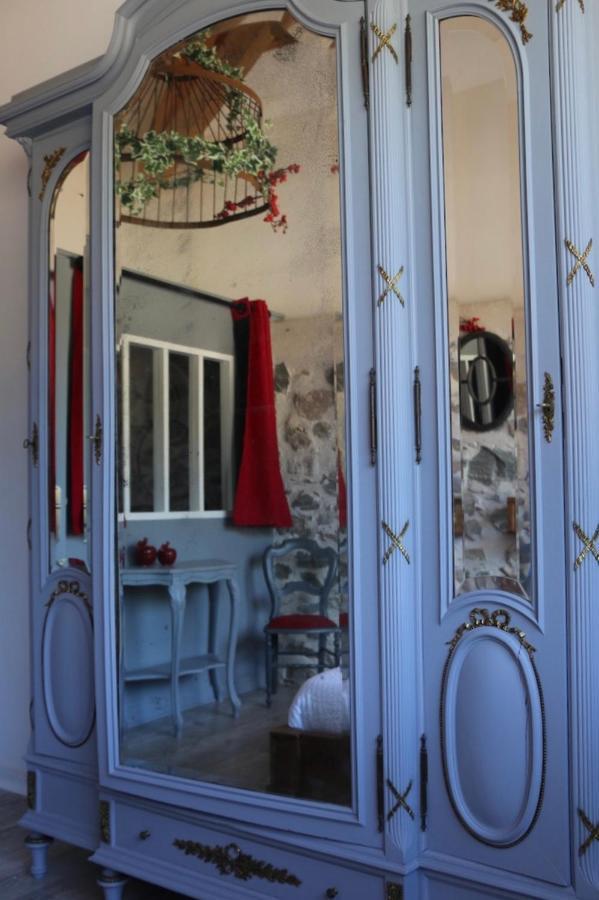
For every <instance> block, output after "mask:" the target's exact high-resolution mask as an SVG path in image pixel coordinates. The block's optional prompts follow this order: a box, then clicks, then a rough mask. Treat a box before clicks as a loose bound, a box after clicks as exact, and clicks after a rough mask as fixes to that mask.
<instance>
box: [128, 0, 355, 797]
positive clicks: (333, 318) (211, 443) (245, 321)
mask: <svg viewBox="0 0 599 900" xmlns="http://www.w3.org/2000/svg"><path fill="white" fill-rule="evenodd" d="M337 70H338V53H337V42H336V40H335V39H334V38H332V37H331V36H325V35H321V34H317V33H315V32H313V31H311V30H310V29H309V28H307V27H306V26H305V25H304V24H302V23H301V22H300V21H299V20H298V19H296V18H295V17H294V16H293V15H292V14H291V13H290V12H289V11H287V10H285V9H269V10H267V11H263V12H253V13H249V14H246V15H242V16H238V17H236V18H229V19H226V20H224V21H220V22H217V23H215V24H214V25H212V26H211V27H210V28H208V29H203V30H201V31H199V32H197V33H195V34H192V35H190V36H189V37H187V38H186V39H184V40H182V41H180V42H179V43H177V44H176V45H174V46H172V47H170V48H169V49H168V50H166V51H165V52H163V53H162V54H161V55H160V56H159V57H157V58H155V59H154V60H153V61H152V62H151V64H150V66H149V68H148V70H147V72H146V74H145V77H144V78H143V80H142V82H141V83H140V85H139V87H138V89H137V90H136V92H135V94H134V95H133V96H132V97H131V98H130V100H129V101H128V103H127V105H126V106H125V107H124V108H123V109H121V110H120V112H119V113H118V114H117V115H116V116H115V118H114V151H115V261H116V263H115V267H116V271H115V298H116V309H115V315H116V321H115V330H116V344H117V358H116V365H117V384H118V408H119V416H118V491H117V493H118V529H117V530H118V562H119V566H118V580H119V610H118V621H119V628H120V661H119V698H120V710H119V715H120V733H121V743H120V760H121V763H123V764H126V765H129V766H136V767H140V768H143V769H146V770H151V771H155V772H166V773H169V774H171V775H174V776H182V777H185V778H191V779H197V780H200V781H208V782H212V783H217V784H222V785H227V786H233V787H237V788H244V789H247V790H251V791H261V792H270V793H276V794H284V795H290V796H294V797H301V798H304V799H309V800H316V801H324V802H329V803H334V804H339V805H343V806H347V805H350V804H351V799H352V792H351V777H350V771H351V765H350V762H351V761H350V743H351V742H350V736H351V734H350V732H351V723H350V691H349V685H350V679H349V677H348V674H349V671H350V659H349V641H348V630H349V627H350V623H349V607H348V599H349V585H348V574H347V570H348V564H347V563H348V559H347V556H348V540H347V503H348V501H347V486H346V437H345V435H346V422H345V406H346V405H345V380H344V362H345V357H344V343H345V340H344V316H343V277H342V225H341V213H340V204H341V189H340V151H339V126H338V122H339V101H338V83H337V81H338V79H337Z"/></svg>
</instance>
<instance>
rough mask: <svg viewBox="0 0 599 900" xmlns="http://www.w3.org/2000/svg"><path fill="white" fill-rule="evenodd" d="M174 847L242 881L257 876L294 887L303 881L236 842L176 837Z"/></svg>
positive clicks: (223, 873) (222, 873)
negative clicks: (220, 843) (223, 843)
mask: <svg viewBox="0 0 599 900" xmlns="http://www.w3.org/2000/svg"><path fill="white" fill-rule="evenodd" d="M173 847H176V848H177V849H178V850H182V851H183V853H185V856H197V857H198V859H201V860H203V861H204V862H208V863H212V865H214V866H216V868H217V869H218V871H219V872H220V874H221V875H233V876H234V877H235V878H239V879H240V880H241V881H249V880H250V878H254V877H255V878H263V879H264V880H265V881H269V882H270V883H271V884H289V885H292V886H293V887H299V886H300V884H301V883H302V882H301V881H300V879H299V878H298V877H297V876H296V875H292V874H291V873H290V872H288V871H287V869H277V868H275V866H273V865H272V864H271V863H267V862H263V861H262V860H260V859H254V858H253V857H252V856H250V854H249V853H243V852H242V850H240V848H239V847H238V846H237V845H236V844H227V845H226V847H219V846H215V847H210V846H208V844H199V843H197V842H196V841H184V840H181V838H175V840H174V841H173Z"/></svg>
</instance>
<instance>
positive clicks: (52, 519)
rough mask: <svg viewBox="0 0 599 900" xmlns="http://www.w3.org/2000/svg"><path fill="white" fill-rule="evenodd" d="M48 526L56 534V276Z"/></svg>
mask: <svg viewBox="0 0 599 900" xmlns="http://www.w3.org/2000/svg"><path fill="white" fill-rule="evenodd" d="M48 456H49V461H48V524H49V527H50V533H51V534H56V274H55V273H54V272H50V285H49V293H48Z"/></svg>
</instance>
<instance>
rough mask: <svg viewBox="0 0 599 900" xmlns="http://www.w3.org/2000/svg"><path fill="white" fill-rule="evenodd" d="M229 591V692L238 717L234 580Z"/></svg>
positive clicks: (236, 594) (228, 583) (236, 609)
mask: <svg viewBox="0 0 599 900" xmlns="http://www.w3.org/2000/svg"><path fill="white" fill-rule="evenodd" d="M227 589H228V591H229V598H230V600H231V618H230V622H229V640H228V642H227V690H228V691H229V698H230V700H231V705H232V707H233V715H234V716H238V715H239V710H240V709H241V700H240V699H239V697H238V695H237V690H236V688H235V652H236V650H237V612H238V607H239V589H238V587H237V582H236V581H235V580H234V579H233V578H228V579H227Z"/></svg>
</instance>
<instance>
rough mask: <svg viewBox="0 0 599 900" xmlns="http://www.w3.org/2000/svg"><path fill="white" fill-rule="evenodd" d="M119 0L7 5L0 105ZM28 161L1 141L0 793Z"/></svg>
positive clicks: (77, 53)
mask: <svg viewBox="0 0 599 900" xmlns="http://www.w3.org/2000/svg"><path fill="white" fill-rule="evenodd" d="M119 5H120V0H85V2H82V0H19V2H18V3H14V2H10V3H9V2H4V3H2V4H0V103H4V102H6V101H7V100H9V99H10V98H11V96H12V95H13V94H15V93H17V92H18V91H21V90H24V89H25V88H28V87H31V86H32V85H34V84H37V83H38V82H40V81H44V80H46V79H47V78H52V77H53V76H54V75H58V74H60V73H61V72H63V71H65V70H66V69H69V68H72V67H73V66H77V65H79V64H80V63H83V62H86V61H87V60H89V59H92V58H93V57H95V56H99V55H101V54H102V53H104V51H105V50H106V48H107V46H108V42H109V40H110V35H111V32H112V23H113V19H114V11H115V10H116V9H117V8H118V6H119ZM26 178H27V161H26V157H25V154H24V153H23V151H22V150H21V148H20V147H19V146H18V144H16V143H15V142H14V141H10V140H8V139H7V138H6V137H5V136H4V135H0V285H1V286H2V287H1V292H0V309H1V317H0V462H1V465H0V498H1V499H0V572H2V577H1V579H0V623H1V625H0V787H3V788H8V789H10V790H18V791H21V792H24V787H25V767H24V764H23V760H22V757H23V754H24V752H25V750H26V746H27V738H28V734H29V719H28V706H29V638H28V619H29V616H28V562H27V543H26V538H25V530H26V525H27V517H28V513H27V488H26V485H27V465H28V461H27V455H26V453H25V451H24V450H23V449H22V442H23V438H24V437H25V435H26V432H27V368H26V364H25V348H26V345H27V190H26Z"/></svg>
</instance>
